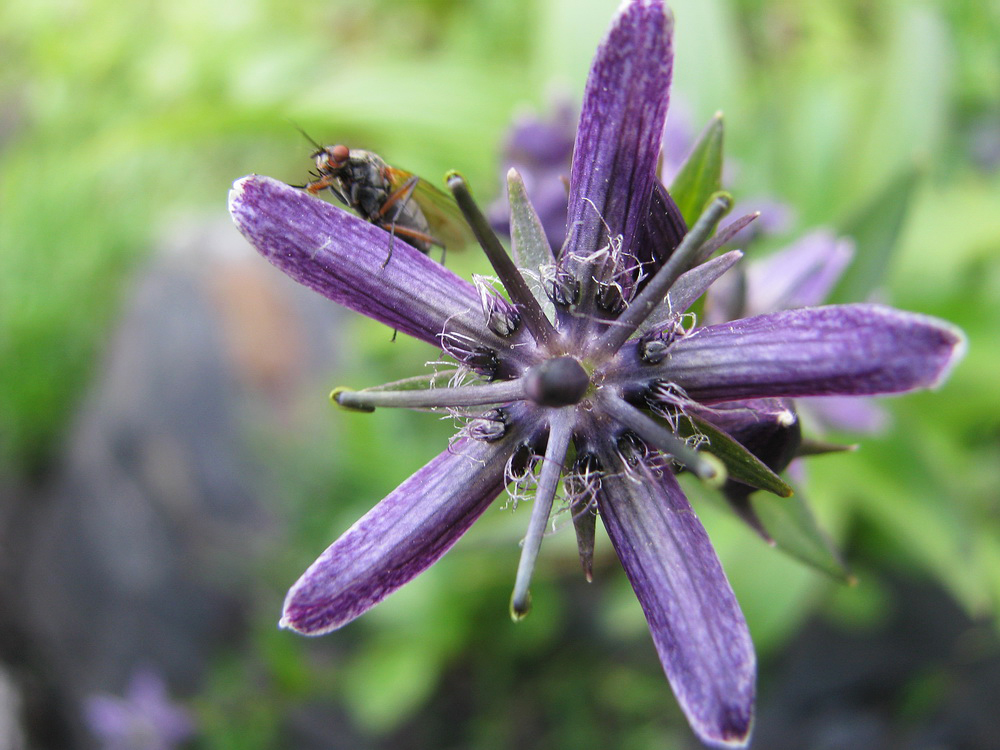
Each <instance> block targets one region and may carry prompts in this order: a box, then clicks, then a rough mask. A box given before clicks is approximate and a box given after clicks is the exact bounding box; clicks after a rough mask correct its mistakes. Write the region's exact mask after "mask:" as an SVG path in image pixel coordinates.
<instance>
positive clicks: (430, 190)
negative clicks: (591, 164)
mask: <svg viewBox="0 0 1000 750" xmlns="http://www.w3.org/2000/svg"><path fill="white" fill-rule="evenodd" d="M385 173H386V176H387V177H388V179H389V185H390V187H391V188H392V190H394V191H395V190H398V189H399V188H401V187H403V185H404V184H405V183H406V182H407V180H410V179H412V178H413V174H412V173H410V172H407V171H406V170H404V169H396V168H395V167H387V168H386V170H385ZM411 200H413V201H416V203H417V205H418V206H420V210H421V211H422V212H423V214H424V218H425V219H427V226H428V227H430V230H431V236H432V237H434V239H435V240H437V241H438V242H440V243H441V244H442V245H444V247H445V248H446V249H447V250H461V249H462V248H463V247H465V246H466V245H469V244H474V243H475V242H476V238H475V236H474V235H473V234H472V230H471V229H470V228H469V225H468V224H467V223H466V222H465V218H464V217H463V216H462V211H461V209H459V207H458V204H457V203H456V202H455V199H454V198H452V197H451V196H450V195H448V194H447V193H446V192H444V191H443V190H439V189H438V188H436V187H434V185H432V184H431V183H429V182H428V181H427V180H425V179H423V178H422V177H421V178H418V180H417V184H416V186H415V187H414V189H413V195H412V196H411Z"/></svg>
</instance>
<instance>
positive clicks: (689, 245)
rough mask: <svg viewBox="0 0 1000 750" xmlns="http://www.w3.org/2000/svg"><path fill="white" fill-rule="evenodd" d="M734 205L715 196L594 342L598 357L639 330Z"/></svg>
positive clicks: (607, 355)
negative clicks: (640, 290) (678, 242)
mask: <svg viewBox="0 0 1000 750" xmlns="http://www.w3.org/2000/svg"><path fill="white" fill-rule="evenodd" d="M731 206H732V199H731V198H730V197H729V196H728V195H726V194H724V193H723V194H719V195H717V196H716V197H715V199H714V200H713V201H712V202H711V203H710V204H709V206H708V208H706V209H705V211H704V212H703V213H702V215H701V216H700V217H698V221H696V222H695V225H694V226H693V227H691V231H689V232H688V233H687V234H686V235H684V239H683V240H681V244H680V245H678V246H677V249H676V250H675V251H674V253H673V255H671V256H670V260H668V261H667V262H666V263H664V264H663V267H662V268H661V269H660V270H659V271H657V272H656V275H655V276H653V278H652V279H651V280H650V282H649V283H648V284H647V285H646V288H645V289H643V290H642V292H640V293H639V295H638V296H637V297H636V298H635V299H634V300H632V302H631V303H630V304H629V306H628V307H627V308H626V309H625V312H623V313H622V314H621V316H619V318H618V319H617V320H615V321H612V324H611V327H610V328H608V329H607V330H606V331H605V332H604V333H603V334H602V335H601V338H600V339H598V341H597V342H596V343H595V344H594V347H593V352H594V355H595V356H596V357H598V358H599V357H602V356H603V357H610V356H611V355H613V354H614V353H615V352H616V351H618V349H619V348H620V347H621V345H622V344H624V343H625V342H626V341H627V340H628V338H629V336H631V335H632V334H633V333H635V331H636V329H637V328H638V327H639V326H640V325H641V324H642V322H643V321H644V320H646V318H648V317H649V315H650V313H651V312H653V310H655V309H656V306H657V305H658V304H659V303H660V302H661V301H662V300H663V298H664V297H665V296H666V294H667V292H669V291H670V287H671V286H673V285H674V282H675V281H677V279H678V278H680V276H681V274H683V273H684V272H685V271H687V270H688V267H689V266H690V264H691V261H692V260H693V259H694V258H695V256H696V254H697V252H698V250H699V248H701V246H702V244H703V243H704V242H705V240H707V239H708V237H709V236H710V235H711V234H712V229H713V228H714V227H715V225H716V224H717V223H718V221H719V219H721V218H722V217H723V216H725V214H726V212H727V211H728V210H729V209H730V207H731Z"/></svg>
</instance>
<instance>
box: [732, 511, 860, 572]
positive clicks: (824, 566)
mask: <svg viewBox="0 0 1000 750" xmlns="http://www.w3.org/2000/svg"><path fill="white" fill-rule="evenodd" d="M750 503H751V505H752V506H753V509H754V512H755V513H756V514H757V517H758V518H759V519H760V522H761V523H762V524H763V526H764V528H765V529H766V530H767V533H768V534H769V535H770V536H771V538H772V539H773V540H774V543H775V545H776V546H777V547H778V549H780V550H781V551H782V552H784V553H785V554H787V555H789V556H790V557H794V558H795V559H796V560H799V561H800V562H803V563H805V564H806V565H809V566H810V567H813V568H816V569H817V570H819V571H821V572H823V573H825V574H827V575H829V576H831V577H832V578H835V579H837V580H838V581H841V582H843V583H846V584H849V585H852V586H853V585H854V584H855V583H857V579H856V578H855V577H854V575H853V574H852V573H851V571H850V570H849V569H848V567H847V565H846V564H845V563H844V561H843V559H842V558H841V556H840V553H839V552H838V551H837V548H836V547H835V546H834V545H833V542H831V541H830V538H829V537H828V536H827V535H826V533H825V532H824V531H823V529H821V528H820V527H819V524H818V523H816V517H815V516H814V515H813V512H812V510H811V509H810V508H809V505H808V503H806V501H805V499H804V498H803V497H802V496H801V495H796V496H795V497H790V498H780V497H775V496H774V495H766V494H764V493H762V492H755V493H754V494H752V495H751V496H750Z"/></svg>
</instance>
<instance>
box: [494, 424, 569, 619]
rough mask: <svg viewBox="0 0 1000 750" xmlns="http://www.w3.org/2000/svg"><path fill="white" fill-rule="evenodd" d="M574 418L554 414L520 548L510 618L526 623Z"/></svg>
mask: <svg viewBox="0 0 1000 750" xmlns="http://www.w3.org/2000/svg"><path fill="white" fill-rule="evenodd" d="M573 422H574V414H573V411H572V410H570V409H559V410H558V411H555V412H553V415H552V418H551V420H550V422H549V441H548V445H547V446H546V448H545V459H544V460H543V461H542V469H541V471H540V473H539V476H538V489H537V490H535V504H534V506H533V507H532V508H531V520H530V521H529V522H528V532H527V533H526V534H525V536H524V546H523V547H521V559H520V561H519V562H518V565H517V577H516V578H515V580H514V593H513V594H512V595H511V598H510V616H511V617H512V618H513V619H514V620H515V621H517V620H522V619H524V617H525V615H527V614H528V611H529V610H530V609H531V594H530V592H529V591H528V587H529V586H530V585H531V574H532V573H533V572H534V570H535V560H536V559H537V558H538V549H539V548H540V547H541V545H542V537H543V536H544V535H545V529H546V527H547V526H548V524H549V514H550V513H551V512H552V500H553V498H554V497H555V494H556V487H557V486H558V485H559V476H560V475H561V474H562V470H563V461H565V460H566V451H567V450H569V441H570V438H571V437H572V436H573Z"/></svg>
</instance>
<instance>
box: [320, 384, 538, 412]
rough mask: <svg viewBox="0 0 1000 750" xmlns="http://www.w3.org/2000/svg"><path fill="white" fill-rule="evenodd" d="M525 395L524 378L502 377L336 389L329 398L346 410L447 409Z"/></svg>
mask: <svg viewBox="0 0 1000 750" xmlns="http://www.w3.org/2000/svg"><path fill="white" fill-rule="evenodd" d="M524 397H525V395H524V381H523V380H521V379H520V378H519V379H517V380H501V381H499V382H496V383H484V384H482V385H465V386H459V387H458V388H430V389H428V390H422V391H352V390H348V389H346V388H335V389H334V391H333V393H331V394H330V399H331V400H332V401H334V402H335V403H336V404H337V405H339V406H343V407H345V408H348V409H357V410H361V411H372V410H374V409H375V408H376V407H379V406H385V407H397V408H404V409H435V408H438V409H446V408H449V407H456V406H483V405H487V404H489V405H494V404H505V403H509V402H511V401H518V400H521V399H523V398H524Z"/></svg>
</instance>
